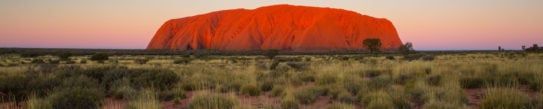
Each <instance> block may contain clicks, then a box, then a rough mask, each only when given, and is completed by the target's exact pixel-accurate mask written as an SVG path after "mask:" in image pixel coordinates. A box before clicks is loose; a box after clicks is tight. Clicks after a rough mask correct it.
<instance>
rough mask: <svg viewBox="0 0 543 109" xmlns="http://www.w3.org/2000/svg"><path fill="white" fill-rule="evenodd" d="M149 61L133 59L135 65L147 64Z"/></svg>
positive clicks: (147, 59)
mask: <svg viewBox="0 0 543 109" xmlns="http://www.w3.org/2000/svg"><path fill="white" fill-rule="evenodd" d="M149 60H150V59H149V58H142V59H135V60H134V62H135V63H136V64H145V63H147V62H149Z"/></svg>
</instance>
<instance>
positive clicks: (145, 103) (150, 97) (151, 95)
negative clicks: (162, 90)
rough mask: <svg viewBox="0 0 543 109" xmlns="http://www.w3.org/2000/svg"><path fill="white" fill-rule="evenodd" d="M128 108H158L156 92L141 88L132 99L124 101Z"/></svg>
mask: <svg viewBox="0 0 543 109" xmlns="http://www.w3.org/2000/svg"><path fill="white" fill-rule="evenodd" d="M126 107H127V108H128V109H160V108H161V107H160V102H159V100H158V98H157V94H156V93H155V92H154V91H153V90H150V89H144V90H141V91H140V92H139V93H138V94H137V96H136V97H135V98H134V99H131V100H128V102H127V103H126Z"/></svg>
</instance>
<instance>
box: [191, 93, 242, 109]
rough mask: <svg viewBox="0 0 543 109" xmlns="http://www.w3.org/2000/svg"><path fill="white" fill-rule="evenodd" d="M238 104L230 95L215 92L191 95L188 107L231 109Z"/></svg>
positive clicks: (196, 108) (192, 108)
mask: <svg viewBox="0 0 543 109" xmlns="http://www.w3.org/2000/svg"><path fill="white" fill-rule="evenodd" d="M237 104H238V101H237V99H235V98H234V97H233V96H230V95H224V94H216V93H207V92H206V93H201V94H197V95H195V96H193V97H192V100H191V101H190V102H189V104H188V108H189V109H232V108H234V106H236V105H237Z"/></svg>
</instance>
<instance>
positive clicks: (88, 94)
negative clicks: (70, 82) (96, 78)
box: [48, 88, 105, 109]
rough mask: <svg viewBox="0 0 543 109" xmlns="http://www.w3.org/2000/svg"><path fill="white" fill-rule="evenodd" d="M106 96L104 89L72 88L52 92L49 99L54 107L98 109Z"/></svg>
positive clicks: (60, 108)
mask: <svg viewBox="0 0 543 109" xmlns="http://www.w3.org/2000/svg"><path fill="white" fill-rule="evenodd" d="M104 98H105V96H104V94H103V92H102V91H99V90H95V89H92V88H71V89H66V90H60V91H58V92H55V93H53V94H51V96H49V97H48V101H49V103H50V104H51V107H53V108H54V109H98V108H101V106H102V104H103V103H102V100H103V99H104Z"/></svg>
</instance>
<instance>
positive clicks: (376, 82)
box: [368, 76, 393, 89]
mask: <svg viewBox="0 0 543 109" xmlns="http://www.w3.org/2000/svg"><path fill="white" fill-rule="evenodd" d="M392 83H393V81H392V78H391V77H389V76H379V77H376V78H373V79H371V80H370V81H369V82H368V87H369V88H372V89H382V88H387V87H390V86H391V85H392Z"/></svg>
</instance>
